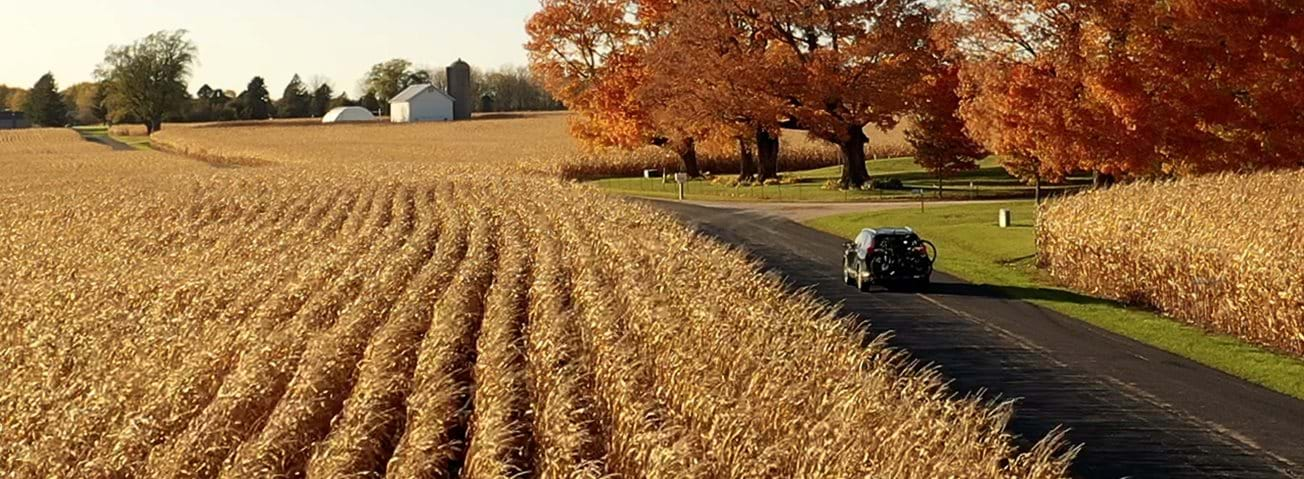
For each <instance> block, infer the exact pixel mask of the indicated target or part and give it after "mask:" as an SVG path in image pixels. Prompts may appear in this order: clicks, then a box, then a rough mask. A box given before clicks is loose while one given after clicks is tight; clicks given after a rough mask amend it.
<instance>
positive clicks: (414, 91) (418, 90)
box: [389, 83, 457, 103]
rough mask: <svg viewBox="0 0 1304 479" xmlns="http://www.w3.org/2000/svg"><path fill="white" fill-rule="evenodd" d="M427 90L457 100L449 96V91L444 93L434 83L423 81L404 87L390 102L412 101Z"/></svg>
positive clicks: (450, 99)
mask: <svg viewBox="0 0 1304 479" xmlns="http://www.w3.org/2000/svg"><path fill="white" fill-rule="evenodd" d="M426 92H430V93H438V94H440V95H442V96H443V97H444V98H447V99H448V100H449V101H453V102H456V101H457V100H455V99H453V97H451V96H448V94H447V93H444V92H442V91H439V89H438V88H435V86H434V85H431V84H429V83H421V84H417V85H412V86H410V87H407V88H406V89H404V90H403V91H401V92H399V93H398V94H397V95H394V98H391V99H390V100H389V102H390V103H407V102H410V101H412V99H413V98H416V97H418V96H420V95H422V94H425V93H426Z"/></svg>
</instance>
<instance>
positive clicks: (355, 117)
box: [321, 106, 376, 123]
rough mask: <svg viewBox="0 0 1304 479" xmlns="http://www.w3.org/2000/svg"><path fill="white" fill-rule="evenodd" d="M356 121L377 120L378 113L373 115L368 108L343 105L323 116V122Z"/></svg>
mask: <svg viewBox="0 0 1304 479" xmlns="http://www.w3.org/2000/svg"><path fill="white" fill-rule="evenodd" d="M355 121H376V115H372V114H371V112H369V111H367V109H366V108H362V107H356V106H342V107H339V108H336V109H333V110H331V111H329V112H327V113H326V116H324V117H322V119H321V122H322V123H347V122H355Z"/></svg>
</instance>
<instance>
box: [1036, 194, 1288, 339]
mask: <svg viewBox="0 0 1304 479" xmlns="http://www.w3.org/2000/svg"><path fill="white" fill-rule="evenodd" d="M1301 233H1304V171H1294V172H1279V173H1257V174H1248V175H1217V176H1206V177H1201V178H1194V179H1189V180H1183V181H1178V182H1160V183H1140V184H1133V185H1127V186H1120V187H1116V188H1112V189H1110V190H1108V191H1102V192H1092V193H1087V194H1083V195H1079V196H1076V197H1072V198H1069V199H1066V200H1063V201H1057V202H1054V203H1052V204H1050V205H1049V206H1048V207H1046V209H1045V211H1044V212H1043V213H1042V215H1041V224H1040V225H1039V226H1038V232H1037V241H1038V243H1039V249H1040V251H1041V261H1042V262H1043V263H1044V264H1045V265H1046V266H1047V267H1048V268H1049V270H1050V273H1051V274H1052V275H1053V276H1055V277H1056V278H1057V279H1059V280H1061V281H1063V282H1065V283H1067V284H1068V285H1070V286H1073V287H1075V288H1079V289H1082V290H1084V291H1088V292H1090V293H1092V294H1095V295H1100V296H1104V297H1109V298H1114V299H1118V300H1121V301H1126V302H1131V303H1137V304H1143V305H1149V306H1153V307H1155V308H1158V309H1159V310H1161V311H1163V312H1165V313H1167V314H1170V315H1172V316H1174V317H1176V318H1179V319H1181V320H1183V321H1186V322H1188V323H1190V324H1194V325H1196V326H1200V327H1203V328H1206V329H1209V330H1212V331H1217V332H1221V333H1226V334H1231V335H1234V336H1238V337H1241V338H1244V339H1246V340H1249V341H1251V342H1254V343H1258V344H1261V345H1264V346H1268V347H1271V348H1275V349H1277V350H1280V351H1284V352H1287V353H1291V354H1294V355H1296V356H1300V355H1304V234H1301Z"/></svg>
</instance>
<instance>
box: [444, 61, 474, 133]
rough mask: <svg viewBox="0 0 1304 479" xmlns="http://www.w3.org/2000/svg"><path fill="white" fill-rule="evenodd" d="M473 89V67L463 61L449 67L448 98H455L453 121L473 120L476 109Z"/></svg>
mask: <svg viewBox="0 0 1304 479" xmlns="http://www.w3.org/2000/svg"><path fill="white" fill-rule="evenodd" d="M472 91H474V88H472V87H471V65H467V64H466V62H464V61H462V59H460V58H459V59H457V61H456V62H454V63H453V64H452V65H449V66H448V96H451V97H453V100H454V103H453V119H454V120H466V119H468V118H471V110H472V109H473V108H474V107H475V105H474V103H472V102H473V101H475V100H474V99H473V97H472Z"/></svg>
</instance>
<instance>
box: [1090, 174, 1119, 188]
mask: <svg viewBox="0 0 1304 479" xmlns="http://www.w3.org/2000/svg"><path fill="white" fill-rule="evenodd" d="M1111 186H1114V175H1107V174H1104V173H1101V172H1099V171H1093V172H1091V187H1092V188H1094V189H1097V190H1098V189H1101V188H1109V187H1111Z"/></svg>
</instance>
